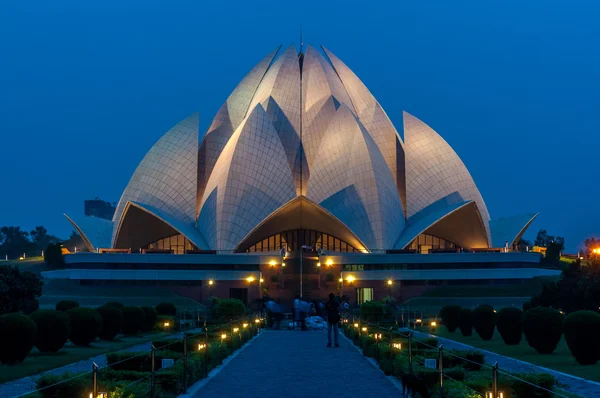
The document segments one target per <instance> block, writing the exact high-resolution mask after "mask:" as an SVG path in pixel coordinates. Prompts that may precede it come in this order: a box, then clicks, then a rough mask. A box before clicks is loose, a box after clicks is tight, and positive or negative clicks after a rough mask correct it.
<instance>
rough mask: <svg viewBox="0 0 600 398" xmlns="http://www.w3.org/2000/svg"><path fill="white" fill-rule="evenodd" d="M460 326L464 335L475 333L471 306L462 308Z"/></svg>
mask: <svg viewBox="0 0 600 398" xmlns="http://www.w3.org/2000/svg"><path fill="white" fill-rule="evenodd" d="M458 327H459V329H460V333H462V335H463V336H465V337H468V336H471V335H472V334H473V311H471V310H470V309H469V308H461V309H460V311H459V313H458Z"/></svg>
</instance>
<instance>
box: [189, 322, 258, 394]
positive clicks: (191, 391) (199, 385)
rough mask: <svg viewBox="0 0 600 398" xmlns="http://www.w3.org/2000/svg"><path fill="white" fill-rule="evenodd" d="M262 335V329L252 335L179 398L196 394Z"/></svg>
mask: <svg viewBox="0 0 600 398" xmlns="http://www.w3.org/2000/svg"><path fill="white" fill-rule="evenodd" d="M262 335H263V332H262V331H261V332H260V333H258V334H257V335H256V336H254V337H252V338H251V339H250V340H248V341H247V342H246V343H245V344H244V345H243V346H241V347H240V349H239V350H237V351H235V352H234V353H233V354H231V355H229V356H228V357H227V358H225V359H224V360H223V363H222V364H220V365H219V366H217V367H216V368H214V369H213V370H211V371H210V373H209V374H208V376H206V377H205V378H203V379H200V380H198V381H197V382H195V383H194V384H192V385H191V386H189V387H188V389H187V392H186V393H185V394H180V395H178V396H177V398H190V397H193V396H194V394H196V393H197V392H198V391H200V390H201V389H202V388H203V387H204V386H206V385H207V384H208V383H210V382H211V381H212V379H214V378H215V376H216V375H218V374H219V373H221V371H222V370H223V369H225V367H226V366H227V365H229V362H231V361H232V360H233V359H234V358H235V357H237V356H238V355H239V354H240V353H241V352H242V351H244V350H245V349H246V347H248V346H249V345H250V344H251V343H252V342H253V341H254V340H256V339H258V338H259V337H260V336H262Z"/></svg>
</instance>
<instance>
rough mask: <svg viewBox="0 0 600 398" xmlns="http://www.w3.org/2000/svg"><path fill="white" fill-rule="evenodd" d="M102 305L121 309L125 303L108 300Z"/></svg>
mask: <svg viewBox="0 0 600 398" xmlns="http://www.w3.org/2000/svg"><path fill="white" fill-rule="evenodd" d="M102 307H116V308H118V309H120V310H122V309H123V307H125V304H123V303H120V302H118V301H109V302H108V303H106V304H104V305H103V306H102Z"/></svg>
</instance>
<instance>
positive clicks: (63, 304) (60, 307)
mask: <svg viewBox="0 0 600 398" xmlns="http://www.w3.org/2000/svg"><path fill="white" fill-rule="evenodd" d="M77 307H79V303H78V302H77V301H75V300H60V301H59V302H58V303H56V311H63V312H65V311H68V310H70V309H71V308H77Z"/></svg>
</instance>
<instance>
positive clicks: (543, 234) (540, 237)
mask: <svg viewBox="0 0 600 398" xmlns="http://www.w3.org/2000/svg"><path fill="white" fill-rule="evenodd" d="M550 243H557V244H558V245H559V246H560V250H563V249H564V248H565V238H564V237H562V236H556V237H554V236H552V235H548V232H547V231H546V230H545V229H540V230H539V231H538V233H537V236H536V237H535V242H534V245H535V246H540V247H548V245H549V244H550Z"/></svg>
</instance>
